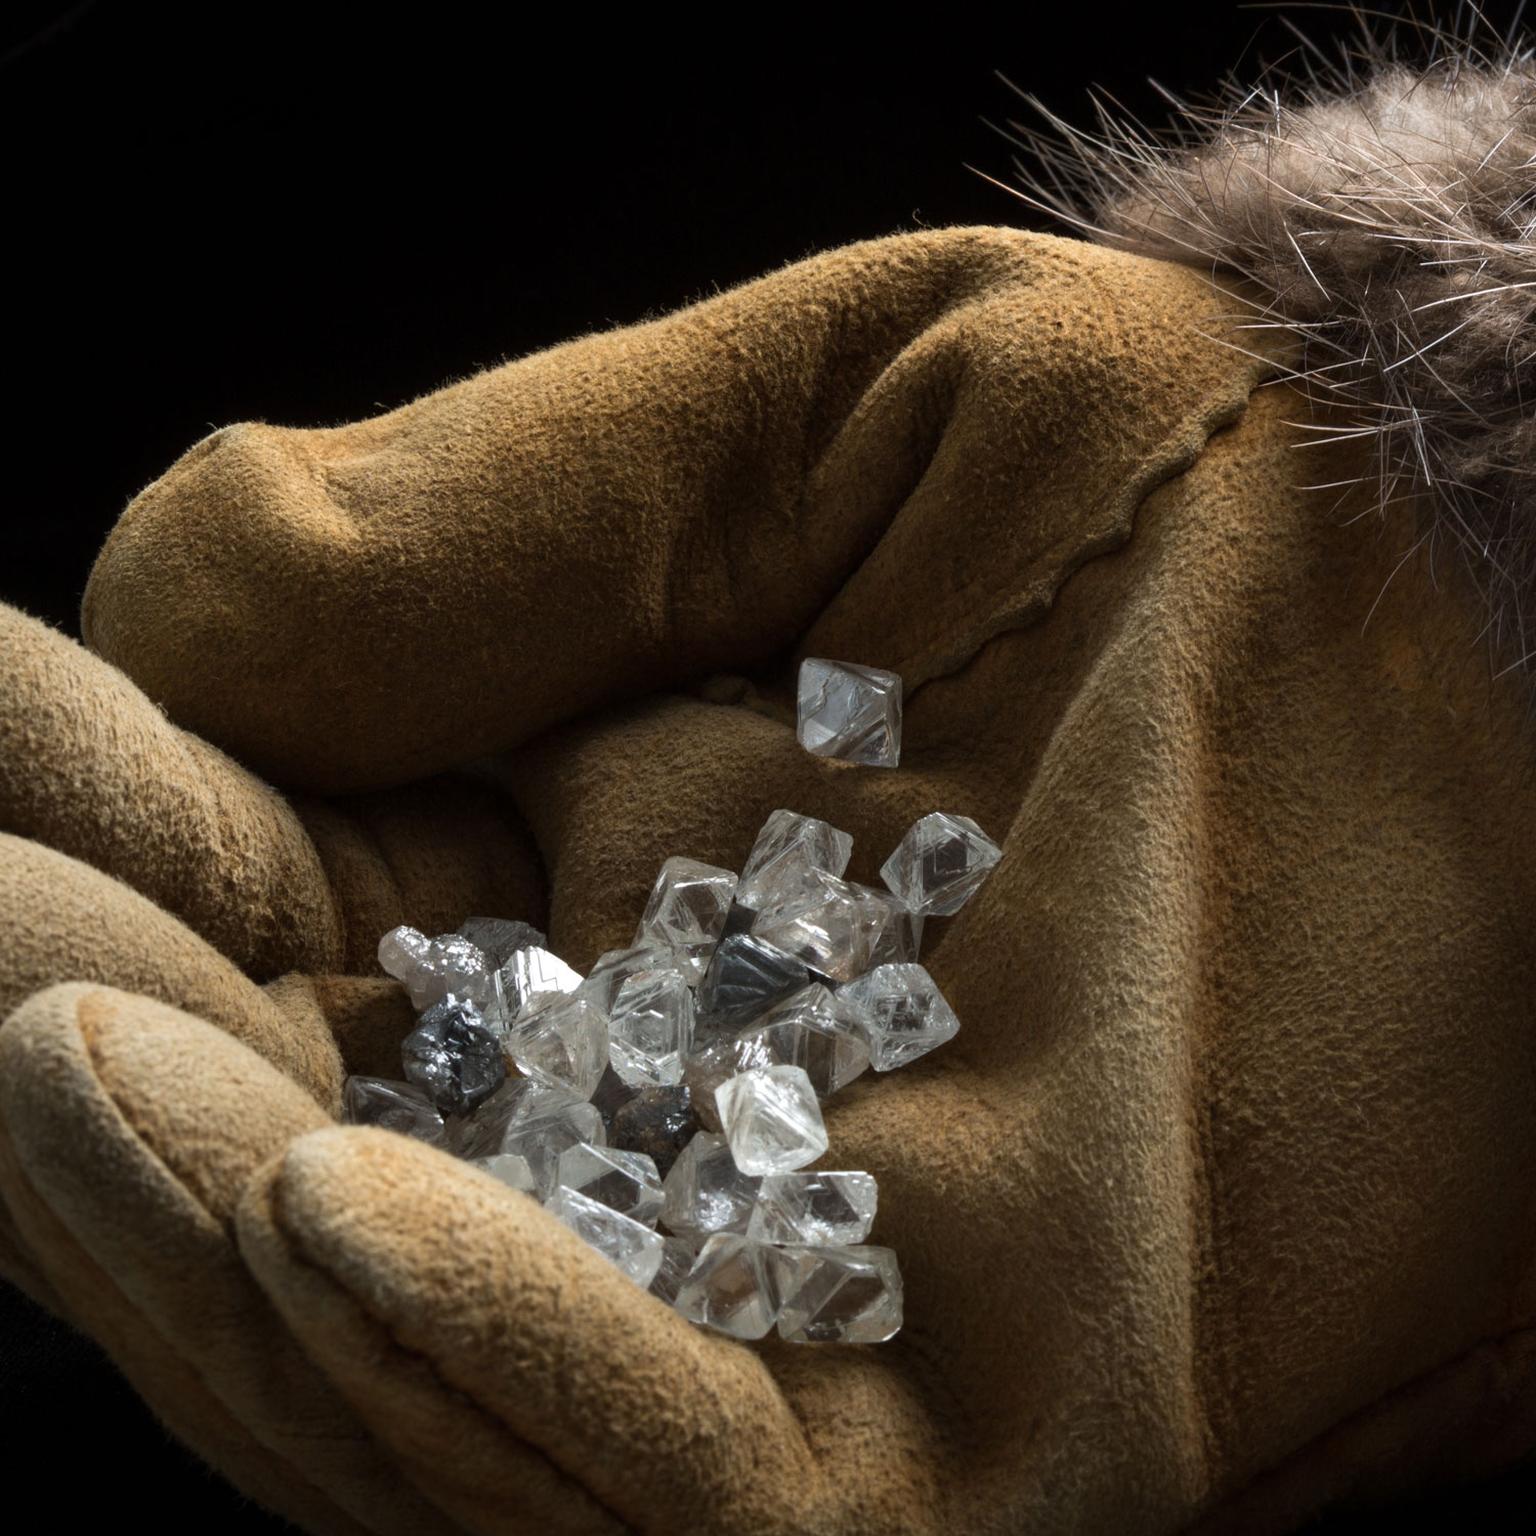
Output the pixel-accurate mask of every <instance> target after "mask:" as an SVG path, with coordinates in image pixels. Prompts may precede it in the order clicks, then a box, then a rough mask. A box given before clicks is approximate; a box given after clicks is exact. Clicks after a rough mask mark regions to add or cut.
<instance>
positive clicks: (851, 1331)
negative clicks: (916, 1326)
mask: <svg viewBox="0 0 1536 1536" xmlns="http://www.w3.org/2000/svg"><path fill="white" fill-rule="evenodd" d="M775 1251H776V1252H777V1253H778V1254H779V1256H780V1265H781V1269H780V1271H779V1284H780V1288H781V1296H782V1300H781V1305H780V1311H779V1316H778V1323H779V1336H780V1337H781V1338H784V1339H787V1340H789V1342H790V1343H792V1344H880V1343H883V1342H884V1341H885V1340H886V1339H888V1338H890V1337H891V1336H892V1335H893V1334H895V1333H896V1332H897V1331H898V1330H899V1329H900V1327H901V1321H902V1286H901V1271H900V1269H898V1268H897V1265H896V1255H895V1254H894V1253H893V1252H892V1251H891V1250H890V1249H889V1248H875V1247H867V1246H855V1247H848V1248H780V1249H776V1250H775Z"/></svg>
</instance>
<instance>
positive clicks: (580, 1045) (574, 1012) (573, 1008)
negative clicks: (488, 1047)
mask: <svg viewBox="0 0 1536 1536" xmlns="http://www.w3.org/2000/svg"><path fill="white" fill-rule="evenodd" d="M504 1044H505V1049H506V1052H507V1054H508V1055H509V1056H511V1058H512V1059H513V1061H515V1062H516V1063H517V1065H518V1066H519V1068H521V1070H522V1071H524V1072H526V1073H527V1074H528V1076H530V1077H537V1078H540V1079H541V1080H543V1081H544V1082H549V1083H554V1084H556V1085H557V1086H560V1087H564V1088H569V1089H570V1090H571V1092H572V1093H575V1094H578V1095H579V1096H580V1097H582V1098H584V1099H590V1098H591V1097H592V1095H593V1093H594V1092H595V1091H596V1089H597V1085H598V1083H599V1082H600V1081H601V1080H602V1076H603V1069H604V1068H605V1067H606V1066H607V1065H608V1021H607V1020H606V1019H605V1018H604V1017H603V1013H602V1010H601V1009H600V1008H598V1007H597V1005H596V1004H595V1003H592V1002H590V1001H589V1000H588V999H587V998H584V997H580V996H577V995H575V994H573V993H569V992H541V993H536V994H534V996H533V997H531V998H530V999H529V1002H528V1005H527V1006H526V1007H525V1008H523V1009H522V1011H521V1012H519V1014H518V1015H517V1018H516V1020H515V1021H514V1022H513V1024H512V1027H511V1028H510V1030H509V1031H508V1032H507V1035H506V1039H505V1042H504Z"/></svg>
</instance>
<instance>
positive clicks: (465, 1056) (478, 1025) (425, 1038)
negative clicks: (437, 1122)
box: [400, 998, 507, 1115]
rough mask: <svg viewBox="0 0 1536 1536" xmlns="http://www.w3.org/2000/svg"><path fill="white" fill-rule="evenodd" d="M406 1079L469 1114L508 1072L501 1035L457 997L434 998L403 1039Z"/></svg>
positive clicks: (447, 1109) (444, 1105) (440, 1103)
mask: <svg viewBox="0 0 1536 1536" xmlns="http://www.w3.org/2000/svg"><path fill="white" fill-rule="evenodd" d="M400 1058H401V1062H402V1064H403V1066H404V1068H405V1075H406V1077H407V1079H408V1080H409V1081H410V1082H411V1083H412V1084H413V1085H414V1086H415V1087H417V1088H419V1089H420V1090H421V1091H422V1093H424V1094H425V1095H426V1096H427V1098H429V1099H430V1100H431V1101H432V1103H433V1104H434V1105H435V1106H436V1108H437V1109H438V1110H439V1111H440V1112H441V1113H443V1114H445V1115H466V1114H468V1113H470V1111H471V1110H473V1109H474V1108H475V1107H476V1105H478V1104H480V1103H482V1102H483V1101H484V1100H486V1099H488V1098H489V1097H490V1096H491V1094H492V1093H494V1092H495V1090H496V1089H497V1088H498V1087H500V1086H501V1084H502V1082H503V1081H504V1080H505V1078H506V1075H507V1063H506V1059H505V1058H504V1057H503V1056H502V1054H501V1041H500V1040H499V1039H498V1038H497V1036H496V1034H495V1033H494V1031H492V1030H490V1029H487V1028H486V1026H485V1021H484V1020H483V1019H482V1018H481V1016H480V1014H479V1012H478V1011H477V1010H476V1009H474V1008H472V1007H470V1005H469V1004H468V1003H461V1002H458V1001H457V1000H455V999H453V998H447V999H445V1000H444V1001H443V1002H440V1003H434V1004H433V1005H432V1006H431V1007H430V1008H428V1009H427V1011H426V1012H425V1013H424V1014H422V1016H421V1022H420V1023H419V1024H417V1026H416V1028H415V1029H413V1030H412V1031H411V1032H410V1034H408V1035H407V1036H406V1037H405V1039H404V1040H402V1041H401V1042H400Z"/></svg>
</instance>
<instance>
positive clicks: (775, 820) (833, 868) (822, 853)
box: [726, 810, 853, 928]
mask: <svg viewBox="0 0 1536 1536" xmlns="http://www.w3.org/2000/svg"><path fill="white" fill-rule="evenodd" d="M852 853H853V839H852V838H851V837H850V836H849V835H848V834H847V833H846V832H839V831H838V829H837V828H836V827H834V826H832V825H831V823H829V822H825V821H818V820H817V818H816V817H814V816H801V815H800V814H799V813H798V812H796V811H786V810H778V811H775V812H774V813H773V814H772V815H771V816H770V817H769V818H768V819H767V821H765V822H764V823H763V828H762V831H760V832H759V833H758V834H757V841H756V842H755V843H754V844H753V845H752V852H751V853H749V854H748V855H747V862H746V864H745V865H744V866H743V868H742V871H741V880H740V882H739V883H738V885H737V887H736V905H737V906H740V907H745V908H747V909H749V910H750V911H753V912H755V911H757V910H758V909H759V908H761V907H764V906H768V905H771V904H772V903H773V902H776V901H783V900H785V899H787V898H788V897H789V896H791V895H792V894H793V893H794V892H795V891H797V890H798V889H799V888H800V887H801V885H803V884H804V882H805V879H806V877H807V876H808V875H809V874H810V873H811V871H812V870H820V871H821V872H822V873H823V874H828V875H837V876H841V875H842V873H843V871H844V870H845V869H847V868H848V859H849V857H850V856H851V855H852ZM726 925H727V928H729V927H730V918H729V917H728V918H727V924H726Z"/></svg>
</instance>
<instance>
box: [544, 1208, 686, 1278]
mask: <svg viewBox="0 0 1536 1536" xmlns="http://www.w3.org/2000/svg"><path fill="white" fill-rule="evenodd" d="M544 1209H545V1210H546V1211H548V1212H549V1213H550V1215H551V1216H554V1217H556V1218H558V1219H559V1220H560V1221H563V1222H564V1223H565V1224H566V1226H568V1227H569V1228H570V1229H571V1231H573V1232H574V1233H575V1234H576V1235H577V1237H579V1238H580V1239H581V1240H582V1241H583V1242H584V1243H586V1244H587V1246H588V1247H590V1248H595V1249H597V1251H598V1252H599V1253H600V1254H602V1255H603V1257H604V1258H605V1259H607V1260H609V1262H610V1263H612V1264H615V1265H617V1267H618V1268H619V1269H621V1270H623V1272H624V1273H625V1274H626V1275H628V1276H629V1278H630V1279H631V1280H633V1281H634V1282H635V1284H636V1285H638V1286H640V1287H641V1288H642V1289H644V1288H646V1287H648V1286H649V1285H650V1283H651V1281H652V1280H654V1279H655V1278H656V1271H657V1270H658V1269H660V1268H661V1256H662V1250H663V1247H664V1239H663V1238H662V1235H661V1233H659V1232H653V1231H652V1230H651V1229H650V1228H649V1227H644V1226H641V1224H640V1223H639V1222H638V1221H631V1220H630V1218H629V1217H628V1216H624V1215H621V1214H620V1213H619V1212H618V1211H616V1210H614V1209H613V1208H612V1207H611V1206H607V1205H604V1204H603V1203H602V1202H601V1201H600V1200H592V1199H589V1198H588V1197H587V1196H586V1195H583V1194H581V1193H579V1192H578V1191H577V1190H574V1189H567V1188H561V1189H557V1190H556V1191H555V1192H554V1194H552V1195H551V1196H550V1197H549V1199H548V1200H547V1201H545V1203H544Z"/></svg>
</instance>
